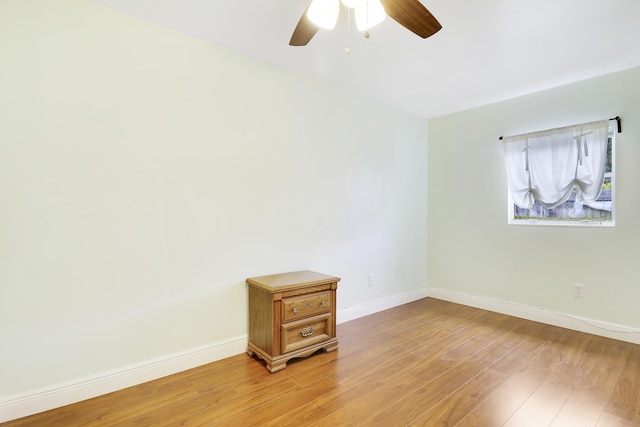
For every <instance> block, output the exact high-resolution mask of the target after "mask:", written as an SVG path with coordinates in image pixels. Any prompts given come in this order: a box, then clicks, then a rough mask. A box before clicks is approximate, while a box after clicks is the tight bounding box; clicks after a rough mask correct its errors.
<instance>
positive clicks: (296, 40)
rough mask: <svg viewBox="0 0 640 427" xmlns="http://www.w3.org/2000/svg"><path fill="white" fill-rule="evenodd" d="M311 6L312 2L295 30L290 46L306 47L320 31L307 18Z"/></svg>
mask: <svg viewBox="0 0 640 427" xmlns="http://www.w3.org/2000/svg"><path fill="white" fill-rule="evenodd" d="M309 6H311V2H309V5H308V6H307V8H306V9H305V10H304V13H303V14H302V16H301V17H300V20H299V21H298V25H296V29H295V30H293V34H292V35H291V40H289V46H306V45H307V43H309V41H310V40H311V39H312V38H313V36H315V35H316V33H317V32H318V30H319V29H320V27H318V26H317V25H316V24H314V23H313V22H311V20H310V19H309V18H307V10H309Z"/></svg>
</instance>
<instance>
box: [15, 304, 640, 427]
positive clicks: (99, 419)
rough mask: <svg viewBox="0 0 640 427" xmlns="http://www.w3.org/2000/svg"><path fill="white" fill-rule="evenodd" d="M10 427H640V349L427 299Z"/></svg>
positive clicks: (635, 346) (57, 410)
mask: <svg viewBox="0 0 640 427" xmlns="http://www.w3.org/2000/svg"><path fill="white" fill-rule="evenodd" d="M338 338H339V340H340V348H339V350H338V351H335V352H331V353H322V352H321V353H317V354H315V355H313V356H311V357H309V358H306V359H302V360H294V361H291V362H289V364H288V365H287V368H286V369H284V370H283V371H280V372H277V373H275V374H270V373H268V372H267V370H266V369H265V367H264V365H263V363H262V362H261V361H259V360H257V359H254V358H250V357H249V356H248V355H246V354H241V355H237V356H234V357H230V358H228V359H225V360H221V361H219V362H216V363H211V364H208V365H205V366H201V367H199V368H195V369H192V370H189V371H185V372H182V373H179V374H176V375H172V376H169V377H166V378H162V379H159V380H156V381H152V382H149V383H146V384H142V385H139V386H135V387H131V388H128V389H125V390H121V391H118V392H116V393H111V394H108V395H105V396H101V397H98V398H95V399H91V400H87V401H84V402H80V403H77V404H74V405H70V406H66V407H63V408H59V409H56V410H53V411H49V412H44V413H41V414H37V415H34V416H31V417H26V418H22V419H19V420H14V421H11V422H9V423H7V424H6V426H11V427H14V426H77V425H92V426H124V425H144V426H148V425H157V426H173V425H198V426H218V425H220V426H278V427H280V426H311V425H314V426H354V425H364V426H384V427H389V426H409V425H410V426H461V427H462V426H489V427H492V426H510V427H511V426H515V427H523V426H535V427H540V426H554V427H555V426H576V427H586V426H597V427H605V426H639V425H640V346H638V345H634V344H629V343H625V342H620V341H615V340H611V339H607V338H602V337H598V336H593V335H589V334H584V333H580V332H575V331H570V330H566V329H561V328H557V327H553V326H548V325H543V324H540V323H535V322H530V321H527V320H522V319H516V318H512V317H509V316H505V315H501V314H496V313H491V312H488V311H483V310H478V309H474V308H470V307H466V306H462V305H456V304H452V303H448V302H444V301H440V300H436V299H432V298H426V299H423V300H420V301H416V302H413V303H410V304H406V305H403V306H400V307H396V308H393V309H390V310H386V311H384V312H380V313H376V314H373V315H371V316H367V317H363V318H360V319H356V320H353V321H350V322H346V323H343V324H340V325H338Z"/></svg>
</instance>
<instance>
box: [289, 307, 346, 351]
mask: <svg viewBox="0 0 640 427" xmlns="http://www.w3.org/2000/svg"><path fill="white" fill-rule="evenodd" d="M280 331H281V332H280V334H281V337H280V339H281V351H282V353H287V352H289V351H294V350H297V349H299V348H302V347H306V346H308V345H312V344H315V343H319V342H322V341H325V340H328V339H329V338H331V336H332V335H333V331H332V324H331V313H326V314H321V315H318V316H314V317H310V318H308V319H302V320H296V321H295V322H289V323H285V324H283V325H281V326H280Z"/></svg>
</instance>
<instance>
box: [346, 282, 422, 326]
mask: <svg viewBox="0 0 640 427" xmlns="http://www.w3.org/2000/svg"><path fill="white" fill-rule="evenodd" d="M428 296H429V295H428V290H427V289H426V288H421V289H414V290H413V291H410V292H406V293H404V294H397V295H392V296H390V297H384V298H378V299H375V300H371V301H367V302H364V303H362V304H359V305H356V306H353V307H347V308H344V309H341V310H338V312H337V313H336V323H338V324H340V323H344V322H348V321H349V320H354V319H357V318H359V317H363V316H368V315H369V314H373V313H377V312H379V311H383V310H388V309H390V308H393V307H397V306H399V305H402V304H407V303H410V302H413V301H417V300H419V299H422V298H426V297H428Z"/></svg>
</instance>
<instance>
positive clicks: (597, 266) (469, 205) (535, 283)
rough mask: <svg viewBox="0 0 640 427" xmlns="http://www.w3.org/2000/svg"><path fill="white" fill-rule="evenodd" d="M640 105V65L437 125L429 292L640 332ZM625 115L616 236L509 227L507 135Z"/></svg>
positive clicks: (608, 231) (432, 127)
mask: <svg viewBox="0 0 640 427" xmlns="http://www.w3.org/2000/svg"><path fill="white" fill-rule="evenodd" d="M638 100H640V68H635V69H630V70H627V71H623V72H618V73H615V74H609V75H606V76H603V77H599V78H594V79H591V80H587V81H583V82H579V83H576V84H571V85H567V86H563V87H559V88H556V89H551V90H546V91H543V92H539V93H536V94H532V95H528V96H524V97H520V98H516V99H512V100H509V101H504V102H500V103H496V104H492V105H487V106H484V107H481V108H476V109H472V110H468V111H463V112H459V113H456V114H451V115H447V116H443V117H438V118H435V119H432V120H430V121H429V187H428V194H429V198H428V203H429V207H428V217H429V223H428V248H429V256H428V281H429V287H430V288H434V289H436V288H437V289H440V290H445V291H447V292H454V293H463V294H471V295H475V296H480V297H483V298H490V299H495V300H500V301H506V302H510V303H514V304H521V305H524V306H529V307H534V308H542V309H544V310H548V311H551V312H557V313H561V314H569V315H572V316H578V317H584V318H587V319H593V320H597V321H600V322H605V323H613V324H619V325H624V326H628V327H631V328H635V329H637V328H640V316H638V301H640V286H639V285H638V277H639V276H640V244H639V241H640V221H638V214H639V213H640V191H638V183H640V162H639V160H640V102H638ZM616 115H620V116H621V117H622V126H623V132H622V133H621V134H619V135H618V137H617V153H616V178H617V184H616V185H617V186H616V199H617V201H616V209H617V211H616V224H617V225H616V227H615V228H588V229H587V228H569V227H561V228H560V227H540V226H513V225H512V226H509V225H507V184H506V174H505V168H504V161H503V157H502V147H501V142H500V141H498V137H499V136H501V135H513V134H519V133H523V132H528V131H536V130H542V129H548V128H553V127H558V126H562V125H570V124H576V123H584V122H588V121H592V120H599V119H603V118H610V117H615V116H616ZM576 282H577V283H582V284H584V286H585V288H584V292H585V297H584V299H579V298H574V297H573V283H576Z"/></svg>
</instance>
